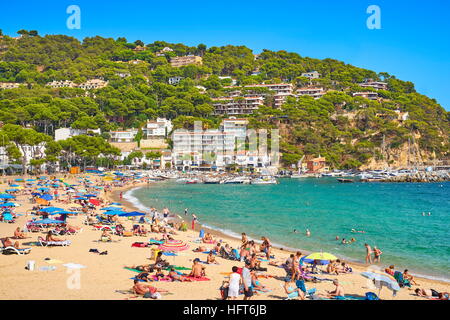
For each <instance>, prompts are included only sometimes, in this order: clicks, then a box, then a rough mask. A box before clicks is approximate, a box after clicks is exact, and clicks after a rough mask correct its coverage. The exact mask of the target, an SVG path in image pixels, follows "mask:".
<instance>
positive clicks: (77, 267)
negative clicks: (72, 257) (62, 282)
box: [63, 262, 86, 269]
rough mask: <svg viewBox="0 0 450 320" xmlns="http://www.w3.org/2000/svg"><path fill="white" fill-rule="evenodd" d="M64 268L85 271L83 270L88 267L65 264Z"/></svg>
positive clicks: (70, 263)
mask: <svg viewBox="0 0 450 320" xmlns="http://www.w3.org/2000/svg"><path fill="white" fill-rule="evenodd" d="M63 266H64V267H66V268H69V269H83V268H86V266H83V265H81V264H77V263H72V262H69V263H66V264H63Z"/></svg>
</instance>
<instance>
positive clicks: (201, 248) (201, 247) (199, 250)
mask: <svg viewBox="0 0 450 320" xmlns="http://www.w3.org/2000/svg"><path fill="white" fill-rule="evenodd" d="M192 251H194V252H206V251H208V249H206V247H204V246H200V247H198V248H195V249H194V250H192Z"/></svg>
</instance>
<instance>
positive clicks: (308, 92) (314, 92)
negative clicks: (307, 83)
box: [297, 88, 326, 99]
mask: <svg viewBox="0 0 450 320" xmlns="http://www.w3.org/2000/svg"><path fill="white" fill-rule="evenodd" d="M325 93H326V91H325V90H324V89H323V88H300V89H297V94H298V95H299V96H310V97H313V98H314V99H319V98H322V97H323V96H324V95H325Z"/></svg>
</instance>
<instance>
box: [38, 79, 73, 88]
mask: <svg viewBox="0 0 450 320" xmlns="http://www.w3.org/2000/svg"><path fill="white" fill-rule="evenodd" d="M46 86H47V87H52V88H75V87H77V84H76V83H74V82H72V81H70V80H64V81H55V80H54V81H52V82H48V83H47V84H46Z"/></svg>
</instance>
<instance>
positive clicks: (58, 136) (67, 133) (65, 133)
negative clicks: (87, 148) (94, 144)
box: [55, 128, 101, 141]
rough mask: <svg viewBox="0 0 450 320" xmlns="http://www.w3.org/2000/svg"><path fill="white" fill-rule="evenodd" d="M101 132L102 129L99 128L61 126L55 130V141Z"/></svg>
mask: <svg viewBox="0 0 450 320" xmlns="http://www.w3.org/2000/svg"><path fill="white" fill-rule="evenodd" d="M87 134H101V130H100V129H99V128H97V129H74V128H59V129H56V130H55V141H60V140H66V139H69V138H72V137H75V136H79V135H87Z"/></svg>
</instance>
